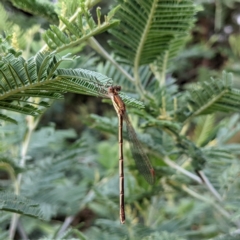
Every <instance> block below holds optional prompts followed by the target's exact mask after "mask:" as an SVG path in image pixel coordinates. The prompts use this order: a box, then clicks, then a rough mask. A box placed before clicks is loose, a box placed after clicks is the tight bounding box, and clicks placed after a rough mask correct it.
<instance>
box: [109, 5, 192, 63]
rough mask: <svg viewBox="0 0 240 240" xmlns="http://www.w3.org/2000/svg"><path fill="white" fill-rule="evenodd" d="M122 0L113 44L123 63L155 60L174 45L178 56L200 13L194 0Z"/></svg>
mask: <svg viewBox="0 0 240 240" xmlns="http://www.w3.org/2000/svg"><path fill="white" fill-rule="evenodd" d="M119 2H120V3H121V9H120V10H119V11H118V13H117V17H119V18H120V19H121V23H120V25H119V27H118V28H116V29H113V30H111V32H112V34H113V35H114V36H115V37H116V39H117V40H116V41H113V42H111V45H112V46H113V48H114V49H115V50H116V53H117V55H118V56H119V57H120V58H121V61H122V62H125V63H127V64H129V65H134V66H135V67H138V66H140V65H143V64H149V63H152V62H154V61H155V60H157V59H158V58H159V57H160V56H162V54H164V53H165V52H166V51H167V50H168V49H169V47H170V46H171V45H172V46H171V47H172V51H171V55H172V56H173V55H175V54H176V53H175V52H176V51H177V50H178V49H179V48H180V46H181V45H182V44H183V42H182V39H183V38H185V37H186V36H187V32H188V31H189V29H190V28H191V27H192V25H193V21H194V14H195V12H196V10H195V7H194V5H193V1H191V0H183V1H176V0H165V1H162V0H150V1H144V0H139V1H138V0H135V1H123V0H121V1H120V0H119ZM173 46H174V47H173Z"/></svg>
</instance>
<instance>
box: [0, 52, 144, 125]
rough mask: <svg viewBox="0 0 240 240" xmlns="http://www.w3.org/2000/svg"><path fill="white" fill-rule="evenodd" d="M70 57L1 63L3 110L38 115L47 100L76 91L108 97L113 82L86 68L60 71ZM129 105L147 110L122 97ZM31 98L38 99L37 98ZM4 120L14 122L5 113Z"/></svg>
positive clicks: (40, 56) (11, 58)
mask: <svg viewBox="0 0 240 240" xmlns="http://www.w3.org/2000/svg"><path fill="white" fill-rule="evenodd" d="M64 60H69V59H68V55H66V56H63V57H59V56H57V55H55V54H54V53H51V54H45V55H44V54H42V53H38V54H37V55H36V56H35V57H32V58H30V59H29V60H27V61H26V60H25V59H23V58H22V57H18V58H16V57H15V56H14V55H12V54H8V55H7V56H6V57H2V59H1V61H0V109H6V110H10V111H14V112H19V113H23V114H28V115H32V116H36V115H38V114H39V113H41V111H42V109H43V108H44V107H48V103H47V102H46V101H41V100H40V98H45V99H49V98H50V99H61V98H62V97H63V95H62V94H63V93H65V92H74V93H79V94H88V95H93V96H101V97H107V88H108V86H109V85H112V79H111V78H108V77H107V76H105V75H103V74H100V73H97V72H93V71H89V70H85V69H63V68H59V65H60V63H61V62H62V61H64ZM120 95H121V97H122V98H123V100H125V101H126V104H130V105H134V106H139V107H140V108H142V107H143V104H142V103H141V102H139V101H137V100H135V99H133V98H131V97H129V96H126V95H124V94H123V93H121V94H120ZM31 97H37V99H33V98H31ZM0 119H3V120H9V121H11V122H14V120H13V119H11V118H10V117H8V116H6V115H4V114H3V113H1V115H0Z"/></svg>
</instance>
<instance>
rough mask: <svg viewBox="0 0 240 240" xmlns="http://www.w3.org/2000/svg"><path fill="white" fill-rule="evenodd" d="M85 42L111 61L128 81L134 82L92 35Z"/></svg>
mask: <svg viewBox="0 0 240 240" xmlns="http://www.w3.org/2000/svg"><path fill="white" fill-rule="evenodd" d="M87 42H88V44H89V46H90V47H91V48H93V49H94V50H95V51H96V52H97V53H99V54H100V55H101V56H103V57H104V58H105V59H107V60H108V61H109V62H111V63H112V64H113V65H114V66H115V67H116V68H117V69H118V70H119V72H121V73H122V74H123V75H124V76H125V77H126V78H127V79H128V80H129V81H130V82H132V83H134V84H135V80H134V78H133V77H132V76H131V75H130V74H129V73H128V72H126V70H125V69H124V68H122V67H121V66H120V65H119V64H118V63H117V62H116V61H115V60H114V59H113V58H112V57H111V55H110V54H109V53H108V52H107V51H106V50H105V49H104V48H103V47H102V46H101V45H100V44H99V43H98V42H97V40H96V39H95V38H94V37H91V38H89V39H88V40H87Z"/></svg>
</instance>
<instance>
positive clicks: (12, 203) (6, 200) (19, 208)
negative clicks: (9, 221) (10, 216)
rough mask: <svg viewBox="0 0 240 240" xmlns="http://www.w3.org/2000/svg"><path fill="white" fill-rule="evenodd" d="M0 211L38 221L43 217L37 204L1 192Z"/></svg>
mask: <svg viewBox="0 0 240 240" xmlns="http://www.w3.org/2000/svg"><path fill="white" fill-rule="evenodd" d="M0 210H3V211H8V212H15V213H19V214H23V215H26V216H29V217H34V218H40V219H41V218H42V217H43V215H42V212H41V209H40V206H39V204H37V203H34V202H33V201H31V200H29V199H27V198H25V197H22V196H16V195H13V194H12V193H8V192H1V194H0Z"/></svg>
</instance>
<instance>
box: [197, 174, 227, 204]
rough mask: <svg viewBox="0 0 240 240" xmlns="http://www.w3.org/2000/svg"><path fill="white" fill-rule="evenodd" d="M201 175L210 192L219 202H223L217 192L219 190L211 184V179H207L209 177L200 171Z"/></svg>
mask: <svg viewBox="0 0 240 240" xmlns="http://www.w3.org/2000/svg"><path fill="white" fill-rule="evenodd" d="M198 172H199V174H200V175H201V177H202V178H203V180H204V182H205V184H206V186H207V188H208V189H209V191H210V192H211V193H212V194H213V195H214V196H215V198H216V199H217V200H218V201H219V202H222V201H223V199H222V197H221V196H220V194H219V193H218V192H217V190H216V189H215V188H214V187H213V185H212V184H211V182H210V181H209V179H208V178H207V176H206V175H205V174H204V172H202V171H198Z"/></svg>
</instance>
